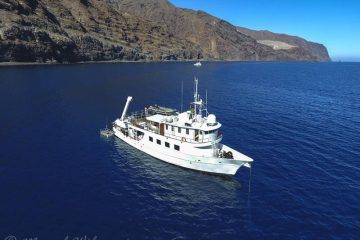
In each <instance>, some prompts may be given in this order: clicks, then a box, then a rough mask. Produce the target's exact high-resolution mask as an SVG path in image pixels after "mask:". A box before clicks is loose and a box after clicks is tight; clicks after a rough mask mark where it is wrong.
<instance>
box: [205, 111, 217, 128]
mask: <svg viewBox="0 0 360 240" xmlns="http://www.w3.org/2000/svg"><path fill="white" fill-rule="evenodd" d="M207 125H208V126H214V125H216V117H215V115H214V114H210V115H209V116H208V117H207Z"/></svg>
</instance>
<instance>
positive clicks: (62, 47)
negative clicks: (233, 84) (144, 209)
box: [0, 0, 202, 62]
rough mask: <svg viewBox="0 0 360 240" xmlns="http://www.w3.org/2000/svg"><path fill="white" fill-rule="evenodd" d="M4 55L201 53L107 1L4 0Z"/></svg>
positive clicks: (0, 56) (38, 58)
mask: <svg viewBox="0 0 360 240" xmlns="http://www.w3.org/2000/svg"><path fill="white" fill-rule="evenodd" d="M0 24H1V25H0V61H18V62H48V61H54V62H78V61H99V60H116V59H117V60H135V61H136V60H170V59H193V58H202V52H201V51H199V48H198V47H197V46H194V45H193V44H192V43H191V42H189V41H186V40H182V39H178V38H176V37H174V36H173V35H172V34H170V33H168V32H167V31H165V30H164V29H163V28H162V27H161V26H155V25H152V24H149V23H148V22H147V21H144V20H142V19H141V18H137V17H134V16H131V15H129V14H126V13H120V12H118V11H117V10H115V9H114V8H111V7H109V6H108V4H106V2H104V1H90V0H80V1H79V0H75V1H71V0H60V1H55V0H41V1H40V0H25V1H18V0H0Z"/></svg>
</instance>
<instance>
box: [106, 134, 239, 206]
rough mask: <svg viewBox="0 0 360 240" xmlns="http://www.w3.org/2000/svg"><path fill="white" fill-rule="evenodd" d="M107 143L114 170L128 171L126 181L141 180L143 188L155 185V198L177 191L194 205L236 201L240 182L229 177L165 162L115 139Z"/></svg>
mask: <svg viewBox="0 0 360 240" xmlns="http://www.w3.org/2000/svg"><path fill="white" fill-rule="evenodd" d="M109 143H110V144H112V145H113V147H114V149H115V150H116V153H115V154H113V156H112V157H113V161H114V162H115V164H116V165H117V167H118V169H117V170H116V172H117V173H118V174H119V175H120V174H121V175H124V174H128V172H131V174H129V175H128V177H129V179H128V180H129V181H134V182H138V181H140V182H141V185H142V186H140V187H144V188H146V187H148V186H147V185H150V186H152V187H154V188H156V189H157V190H159V191H153V192H152V195H153V196H154V197H157V196H156V195H157V194H158V192H162V191H161V190H164V191H165V192H167V191H168V192H171V193H176V195H177V197H182V198H184V199H187V200H191V201H192V203H193V204H195V203H201V202H206V201H210V202H216V201H224V200H227V201H229V202H233V203H234V202H236V201H237V194H236V193H237V192H238V191H239V190H241V188H242V185H241V183H240V182H239V181H238V180H237V179H235V178H234V177H232V176H226V175H218V174H211V173H204V172H200V171H195V170H190V169H186V168H182V167H179V166H175V165H172V164H169V163H165V162H162V161H161V160H158V159H156V158H153V157H151V156H149V155H147V154H145V153H143V152H141V151H138V150H136V149H135V148H133V147H131V146H129V145H128V144H126V143H124V142H122V141H121V140H119V139H117V138H112V139H111V140H109ZM224 191H226V194H224ZM161 198H170V199H171V198H172V196H171V195H167V194H164V195H163V196H162V197H161ZM163 200H165V199H163Z"/></svg>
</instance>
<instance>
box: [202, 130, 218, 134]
mask: <svg viewBox="0 0 360 240" xmlns="http://www.w3.org/2000/svg"><path fill="white" fill-rule="evenodd" d="M214 132H216V129H215V130H211V131H206V132H205V134H211V133H214Z"/></svg>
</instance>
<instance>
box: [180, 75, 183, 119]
mask: <svg viewBox="0 0 360 240" xmlns="http://www.w3.org/2000/svg"><path fill="white" fill-rule="evenodd" d="M183 99H184V80H181V105H180V113H182V112H183Z"/></svg>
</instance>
